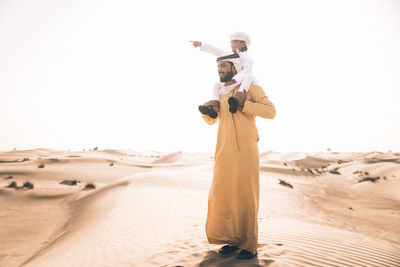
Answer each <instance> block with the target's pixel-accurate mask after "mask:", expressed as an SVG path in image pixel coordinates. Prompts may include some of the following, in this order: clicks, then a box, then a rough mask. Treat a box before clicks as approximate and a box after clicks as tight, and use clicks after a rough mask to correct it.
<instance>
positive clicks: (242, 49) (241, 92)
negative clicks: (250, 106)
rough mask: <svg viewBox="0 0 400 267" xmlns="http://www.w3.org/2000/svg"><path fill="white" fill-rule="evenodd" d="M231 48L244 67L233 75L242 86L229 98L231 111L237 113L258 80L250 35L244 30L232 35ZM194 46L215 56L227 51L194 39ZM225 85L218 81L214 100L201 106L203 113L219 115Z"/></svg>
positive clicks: (214, 91) (213, 115)
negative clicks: (250, 50) (251, 52)
mask: <svg viewBox="0 0 400 267" xmlns="http://www.w3.org/2000/svg"><path fill="white" fill-rule="evenodd" d="M230 39H231V49H232V52H233V53H237V54H238V55H239V57H240V59H241V63H242V69H241V70H236V71H237V74H236V75H235V76H233V81H234V82H236V83H238V84H240V87H239V89H238V91H237V93H236V95H235V96H234V97H230V98H229V100H228V104H229V111H230V112H231V113H235V112H236V110H237V108H238V107H239V102H243V101H244V100H245V97H246V91H247V90H248V89H249V88H250V85H251V82H257V81H256V78H255V77H254V76H253V73H252V65H253V61H252V59H251V57H250V56H249V55H248V53H247V50H248V46H250V44H251V41H250V37H249V36H248V35H247V34H246V33H244V32H236V33H233V34H232V35H231V36H230ZM192 43H193V46H194V47H200V50H201V51H204V52H208V53H211V54H213V55H215V56H219V55H221V54H222V53H226V52H227V51H224V50H222V49H219V48H217V47H214V46H212V45H210V44H207V43H204V42H199V41H192ZM222 86H224V84H223V83H220V82H217V83H216V84H215V85H214V88H213V96H212V100H210V101H208V102H206V105H202V106H199V110H200V112H201V113H203V114H207V115H209V116H211V117H213V118H216V117H217V116H218V113H217V112H218V111H219V89H220V88H221V87H222Z"/></svg>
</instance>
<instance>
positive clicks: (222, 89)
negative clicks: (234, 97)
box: [219, 82, 240, 95]
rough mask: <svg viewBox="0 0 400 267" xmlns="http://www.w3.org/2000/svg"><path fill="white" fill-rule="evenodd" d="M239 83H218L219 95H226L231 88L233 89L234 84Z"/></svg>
mask: <svg viewBox="0 0 400 267" xmlns="http://www.w3.org/2000/svg"><path fill="white" fill-rule="evenodd" d="M239 84H240V83H238V82H236V83H234V84H231V85H228V86H225V83H219V94H220V95H226V94H228V93H229V92H230V91H232V90H233V89H235V87H236V86H238V85H239Z"/></svg>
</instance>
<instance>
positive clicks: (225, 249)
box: [218, 245, 239, 255]
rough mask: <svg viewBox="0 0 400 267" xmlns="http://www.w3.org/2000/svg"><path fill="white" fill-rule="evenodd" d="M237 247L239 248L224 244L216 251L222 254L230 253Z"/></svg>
mask: <svg viewBox="0 0 400 267" xmlns="http://www.w3.org/2000/svg"><path fill="white" fill-rule="evenodd" d="M238 249H239V248H238V247H237V246H231V245H225V246H223V247H222V248H220V249H219V250H218V253H219V254H222V255H226V254H230V253H232V252H234V251H236V250H238Z"/></svg>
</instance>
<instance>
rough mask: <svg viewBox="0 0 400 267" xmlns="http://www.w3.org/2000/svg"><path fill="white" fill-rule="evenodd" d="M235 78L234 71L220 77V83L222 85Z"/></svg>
mask: <svg viewBox="0 0 400 267" xmlns="http://www.w3.org/2000/svg"><path fill="white" fill-rule="evenodd" d="M232 78H233V73H232V71H227V72H226V73H225V76H224V77H219V81H220V82H222V83H225V82H229V81H230V80H232Z"/></svg>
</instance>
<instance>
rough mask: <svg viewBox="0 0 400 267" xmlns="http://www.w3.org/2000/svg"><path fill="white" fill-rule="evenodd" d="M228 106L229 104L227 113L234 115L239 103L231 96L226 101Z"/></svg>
mask: <svg viewBox="0 0 400 267" xmlns="http://www.w3.org/2000/svg"><path fill="white" fill-rule="evenodd" d="M228 104H229V111H230V112H231V113H235V112H236V111H237V109H238V107H239V101H238V100H237V99H236V98H235V97H233V96H231V97H230V98H229V99H228Z"/></svg>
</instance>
